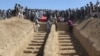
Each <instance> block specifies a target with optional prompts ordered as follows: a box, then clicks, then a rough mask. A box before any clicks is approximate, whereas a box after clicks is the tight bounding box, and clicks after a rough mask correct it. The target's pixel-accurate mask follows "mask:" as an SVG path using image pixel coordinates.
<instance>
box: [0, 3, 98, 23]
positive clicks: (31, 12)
mask: <svg viewBox="0 0 100 56" xmlns="http://www.w3.org/2000/svg"><path fill="white" fill-rule="evenodd" d="M97 10H98V11H99V12H100V6H99V2H97V3H96V4H93V3H92V2H90V3H89V4H87V5H86V6H84V7H81V8H77V9H70V8H69V9H67V10H50V9H29V8H28V7H25V8H23V6H21V5H20V4H17V3H16V4H15V7H14V9H8V10H0V18H1V19H5V18H10V17H12V16H18V17H22V18H27V19H30V20H31V21H32V20H33V19H34V18H35V16H38V18H39V19H41V18H42V16H44V17H46V18H47V19H48V18H50V17H53V18H57V21H58V22H63V21H66V20H67V19H84V18H86V17H90V16H91V14H92V13H93V12H97ZM35 14H36V15H35Z"/></svg>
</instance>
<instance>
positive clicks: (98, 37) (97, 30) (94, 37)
mask: <svg viewBox="0 0 100 56" xmlns="http://www.w3.org/2000/svg"><path fill="white" fill-rule="evenodd" d="M76 27H77V28H79V29H80V31H82V32H83V33H84V34H85V35H87V36H88V38H89V40H90V41H91V42H92V43H93V44H94V46H95V47H96V48H97V49H99V50H100V19H97V18H94V19H91V18H89V19H85V20H84V21H82V22H80V23H78V25H77V26H76Z"/></svg>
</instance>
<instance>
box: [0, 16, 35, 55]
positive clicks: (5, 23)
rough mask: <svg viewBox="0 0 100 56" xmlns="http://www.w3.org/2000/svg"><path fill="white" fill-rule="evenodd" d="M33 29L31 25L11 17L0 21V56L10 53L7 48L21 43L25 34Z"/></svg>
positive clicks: (26, 21)
mask: <svg viewBox="0 0 100 56" xmlns="http://www.w3.org/2000/svg"><path fill="white" fill-rule="evenodd" d="M32 28H33V23H32V22H30V21H28V20H25V19H19V18H16V17H13V18H11V19H7V20H0V55H2V53H3V52H5V51H8V52H9V51H10V50H8V48H11V50H12V48H14V46H16V45H18V44H20V41H23V39H24V38H25V37H22V36H24V35H25V34H28V32H29V31H30V30H31V29H32ZM5 54H6V53H5Z"/></svg>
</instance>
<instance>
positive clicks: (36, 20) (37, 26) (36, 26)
mask: <svg viewBox="0 0 100 56" xmlns="http://www.w3.org/2000/svg"><path fill="white" fill-rule="evenodd" d="M39 27H40V24H39V13H38V11H36V12H35V14H34V31H35V32H38V28H39Z"/></svg>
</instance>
